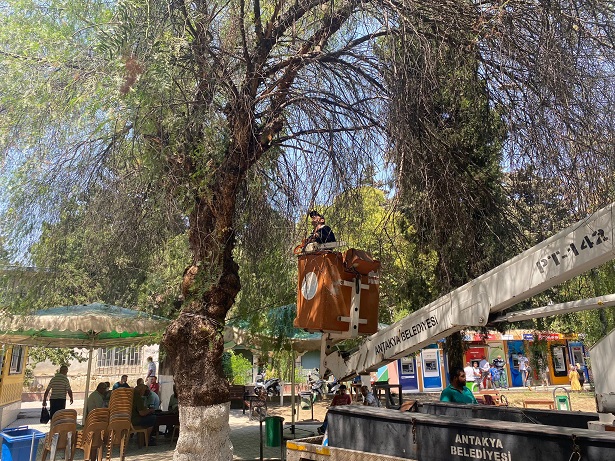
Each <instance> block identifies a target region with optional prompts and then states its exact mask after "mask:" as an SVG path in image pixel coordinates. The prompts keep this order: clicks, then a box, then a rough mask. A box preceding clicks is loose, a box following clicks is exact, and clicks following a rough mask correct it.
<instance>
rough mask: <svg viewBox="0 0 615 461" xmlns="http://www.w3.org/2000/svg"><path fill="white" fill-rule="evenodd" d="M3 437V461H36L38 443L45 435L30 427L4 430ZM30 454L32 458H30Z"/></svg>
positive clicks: (1, 433)
mask: <svg viewBox="0 0 615 461" xmlns="http://www.w3.org/2000/svg"><path fill="white" fill-rule="evenodd" d="M0 435H1V436H2V456H1V457H0V458H1V459H2V461H36V451H37V449H38V441H39V440H40V439H42V438H43V437H45V434H44V433H43V432H41V431H37V430H36V429H29V428H28V426H21V427H16V428H14V429H4V430H3V431H2V432H0ZM30 453H32V457H31V458H30Z"/></svg>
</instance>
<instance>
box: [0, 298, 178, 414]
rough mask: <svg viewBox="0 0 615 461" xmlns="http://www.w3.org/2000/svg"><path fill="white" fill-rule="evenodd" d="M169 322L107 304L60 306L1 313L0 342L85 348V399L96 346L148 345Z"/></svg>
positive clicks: (161, 318) (154, 316) (154, 340)
mask: <svg viewBox="0 0 615 461" xmlns="http://www.w3.org/2000/svg"><path fill="white" fill-rule="evenodd" d="M169 323H170V320H169V319H166V318H163V317H158V316H156V315H150V314H147V313H145V312H140V311H135V310H132V309H126V308H124V307H118V306H111V305H109V304H102V303H94V304H87V305H78V306H62V307H54V308H51V309H43V310H40V311H36V312H34V313H32V314H24V315H11V314H7V313H3V315H2V318H1V319H0V343H4V344H16V345H22V346H42V347H80V348H87V349H88V350H89V354H88V372H87V380H86V384H85V386H86V387H85V401H86V402H87V397H88V393H89V390H90V389H89V385H90V376H91V371H92V351H93V349H94V348H95V347H118V346H129V345H134V344H151V343H153V342H156V341H157V339H158V337H159V334H160V333H161V332H162V331H164V329H165V328H166V327H167V325H168V324H169ZM148 341H149V342H148ZM84 410H85V409H84ZM84 416H85V411H84Z"/></svg>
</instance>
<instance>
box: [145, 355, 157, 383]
mask: <svg viewBox="0 0 615 461" xmlns="http://www.w3.org/2000/svg"><path fill="white" fill-rule="evenodd" d="M155 376H156V364H155V363H154V358H153V357H148V358H147V376H146V377H145V382H146V383H147V385H148V386H149V385H150V384H152V382H153V380H152V378H153V377H155Z"/></svg>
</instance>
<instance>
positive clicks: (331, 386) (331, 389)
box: [327, 378, 342, 394]
mask: <svg viewBox="0 0 615 461" xmlns="http://www.w3.org/2000/svg"><path fill="white" fill-rule="evenodd" d="M341 384H342V383H340V382H339V381H338V380H337V379H335V378H333V381H331V382H330V383H329V382H328V383H327V392H328V393H329V394H337V391H339V390H340V385H341Z"/></svg>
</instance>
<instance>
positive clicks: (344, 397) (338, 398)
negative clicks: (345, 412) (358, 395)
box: [318, 384, 352, 435]
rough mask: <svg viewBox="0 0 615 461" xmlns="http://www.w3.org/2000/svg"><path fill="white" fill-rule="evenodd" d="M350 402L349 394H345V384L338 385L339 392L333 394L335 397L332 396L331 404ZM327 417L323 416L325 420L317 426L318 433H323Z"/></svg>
mask: <svg viewBox="0 0 615 461" xmlns="http://www.w3.org/2000/svg"><path fill="white" fill-rule="evenodd" d="M351 403H352V399H351V398H350V396H349V395H348V394H346V385H345V384H342V385H341V386H340V390H339V394H335V397H333V400H332V401H331V405H330V406H332V407H336V406H338V405H350V404H351ZM327 425H328V422H327V417H326V416H325V421H324V422H323V423H322V426H320V427H319V428H318V433H319V434H321V435H322V434H324V433H325V431H326V430H327Z"/></svg>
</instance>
